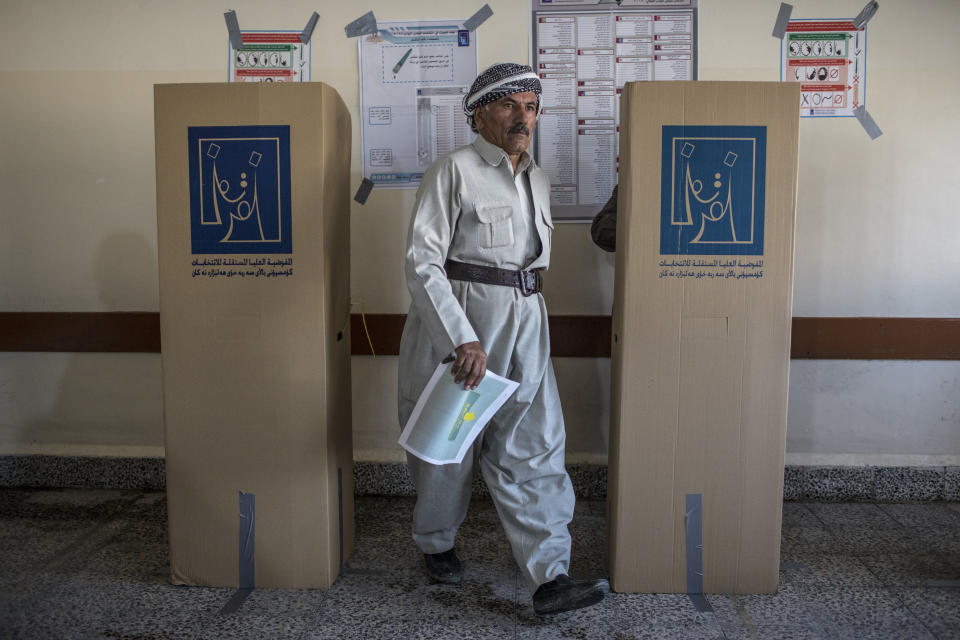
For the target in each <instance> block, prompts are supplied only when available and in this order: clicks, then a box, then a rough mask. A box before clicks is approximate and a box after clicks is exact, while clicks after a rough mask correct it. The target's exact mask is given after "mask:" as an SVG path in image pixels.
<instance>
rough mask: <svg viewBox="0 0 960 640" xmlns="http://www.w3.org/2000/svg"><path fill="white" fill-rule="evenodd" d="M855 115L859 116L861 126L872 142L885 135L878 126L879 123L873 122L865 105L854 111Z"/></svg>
mask: <svg viewBox="0 0 960 640" xmlns="http://www.w3.org/2000/svg"><path fill="white" fill-rule="evenodd" d="M853 115H855V116H857V120H859V121H860V124H861V125H862V126H863V128H864V129H865V130H866V132H867V135H868V136H870V139H871V140H876V139H877V138H879V137H880V136H882V135H883V131H881V130H880V127H878V126H877V123H876V122H874V121H873V118H872V117H871V116H870V112H869V111H867V108H866V107H865V106H864V105H860V106H859V107H857V108H856V109H854V110H853Z"/></svg>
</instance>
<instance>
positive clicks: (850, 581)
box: [780, 550, 883, 594]
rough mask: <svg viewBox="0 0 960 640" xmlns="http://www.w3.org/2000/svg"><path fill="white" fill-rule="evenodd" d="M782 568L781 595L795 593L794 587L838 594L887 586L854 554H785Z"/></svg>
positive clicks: (781, 556) (785, 552)
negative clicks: (854, 589)
mask: <svg viewBox="0 0 960 640" xmlns="http://www.w3.org/2000/svg"><path fill="white" fill-rule="evenodd" d="M780 566H781V570H780V585H781V589H780V593H781V594H783V593H785V592H786V593H791V592H790V588H791V587H798V586H803V587H806V588H808V589H824V590H836V591H839V590H843V589H847V588H850V587H867V588H879V587H882V586H883V583H882V582H881V581H880V580H879V579H878V578H877V576H876V575H874V573H873V572H872V571H871V570H870V568H869V567H868V566H867V565H866V564H864V562H863V561H862V558H860V557H857V556H852V555H843V554H836V553H834V554H828V553H822V552H816V551H795V550H794V551H784V552H782V553H781V555H780ZM785 589H786V591H785Z"/></svg>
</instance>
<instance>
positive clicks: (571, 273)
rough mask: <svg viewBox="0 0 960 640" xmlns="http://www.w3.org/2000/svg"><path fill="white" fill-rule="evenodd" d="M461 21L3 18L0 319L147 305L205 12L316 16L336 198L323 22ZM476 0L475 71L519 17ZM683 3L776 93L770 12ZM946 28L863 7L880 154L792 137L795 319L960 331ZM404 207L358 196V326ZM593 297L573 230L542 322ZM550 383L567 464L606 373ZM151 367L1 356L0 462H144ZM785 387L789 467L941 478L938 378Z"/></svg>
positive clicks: (941, 10) (221, 65)
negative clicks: (167, 119) (882, 320)
mask: <svg viewBox="0 0 960 640" xmlns="http://www.w3.org/2000/svg"><path fill="white" fill-rule="evenodd" d="M482 4H483V2H480V1H478V0H477V1H474V0H471V1H469V2H468V1H466V0H453V1H450V2H446V3H443V4H442V5H438V4H437V3H435V2H426V1H423V0H409V1H404V2H387V1H385V0H372V1H370V2H367V3H365V4H362V5H349V4H347V3H320V4H319V6H318V4H317V3H308V2H303V1H292V2H286V3H262V2H252V1H250V0H236V1H233V2H230V3H229V4H228V3H225V2H199V3H196V2H187V1H185V0H177V1H174V2H166V3H148V2H145V1H134V0H88V1H73V2H69V1H53V0H48V1H44V2H27V1H26V0H23V1H19V2H14V1H10V2H5V3H3V4H2V5H0V140H2V141H3V143H2V151H3V152H2V153H0V225H2V232H0V273H2V274H3V276H4V277H3V284H2V286H0V311H155V310H157V308H158V302H157V272H156V221H155V207H154V193H155V183H154V174H153V171H154V160H153V157H154V156H153V101H152V85H153V84H154V83H165V82H200V81H204V82H211V81H213V82H219V81H223V80H224V79H225V77H226V58H227V50H226V29H225V26H224V21H223V15H222V14H223V12H224V11H226V10H227V9H229V8H233V9H236V11H237V14H238V17H239V21H240V25H241V28H251V29H256V28H301V27H302V25H303V24H305V23H306V21H307V19H308V18H309V16H310V14H311V12H312V11H313V10H314V9H316V10H317V11H318V12H319V13H320V14H321V19H320V22H319V23H318V26H317V31H316V32H315V34H314V39H313V47H314V49H313V58H312V59H313V77H314V79H315V80H323V81H325V82H328V83H329V84H331V85H332V86H333V87H334V88H336V89H337V90H338V91H339V92H340V94H341V95H342V96H343V98H344V100H345V102H346V103H347V105H348V107H349V108H350V109H351V112H352V114H353V117H354V136H353V139H354V145H353V174H352V178H353V182H354V184H359V182H360V179H361V177H362V176H361V169H360V148H359V127H358V122H359V89H358V73H357V49H356V47H357V45H356V41H355V40H348V39H347V38H346V37H344V34H343V26H344V25H345V24H346V23H348V22H350V21H351V20H353V19H354V18H356V17H358V16H359V15H360V14H361V13H363V12H365V11H367V10H369V9H372V10H373V11H374V13H375V14H376V16H377V18H378V19H379V20H381V21H387V20H400V19H416V18H421V17H422V18H465V17H468V16H470V15H472V14H473V13H474V12H475V11H476V10H477V9H478V8H479V7H480V6H482ZM489 4H490V6H491V8H492V9H493V10H494V15H493V17H491V18H490V19H489V20H488V21H487V22H486V23H484V25H482V26H481V27H480V29H479V31H478V47H479V65H480V67H481V68H483V67H485V66H487V65H489V64H491V63H493V62H497V61H501V60H516V61H527V60H529V50H528V49H529V11H528V9H527V5H526V3H524V2H519V1H517V0H491V1H490V3H489ZM793 4H794V7H795V8H794V16H795V17H850V16H853V15H855V14H856V13H857V12H859V10H860V9H861V8H862V5H863V0H833V1H829V2H828V1H825V0H799V1H797V2H794V3H793ZM701 5H702V7H701V14H700V15H701V19H700V28H701V32H700V46H701V48H700V52H701V53H700V55H701V69H700V74H701V78H702V79H704V80H776V79H778V73H779V72H778V51H779V41H777V40H775V39H774V38H772V37H770V31H771V30H772V27H773V22H774V19H775V17H776V13H777V9H778V7H779V2H776V1H774V0H702V2H701ZM438 7H440V8H438ZM958 24H960V3H958V2H956V1H955V0H940V1H935V0H918V1H915V2H908V1H907V0H887V1H886V2H883V3H881V7H880V11H879V12H878V13H877V15H876V17H875V18H874V19H873V20H872V21H871V22H870V24H869V30H868V34H869V35H868V38H869V40H868V62H867V64H868V74H869V75H868V80H867V81H868V88H867V101H866V104H867V107H868V109H869V111H870V112H871V114H872V115H873V116H874V118H875V119H876V121H877V123H878V124H879V126H880V127H881V128H882V129H883V130H884V135H883V136H882V137H881V138H879V139H878V140H876V141H871V140H870V139H869V138H868V137H867V135H866V133H865V132H864V131H863V130H862V128H861V127H860V126H859V124H858V123H857V122H856V121H855V120H853V119H834V120H825V121H811V120H804V121H803V122H802V123H801V127H800V130H801V131H800V132H801V151H800V157H801V166H800V187H799V197H798V218H797V239H796V250H797V259H796V277H795V299H794V315H797V316H930V317H960V252H957V251H956V250H955V247H956V240H955V239H956V238H957V237H960V216H957V215H956V206H955V204H954V203H956V202H957V201H958V199H960V180H958V178H957V167H958V163H957V160H956V159H955V153H954V152H953V150H954V149H956V148H957V146H958V144H957V143H958V142H960V124H958V121H957V118H956V116H955V113H956V105H957V104H958V102H960V88H958V87H960V82H958V79H960V74H958V71H957V69H956V66H955V64H954V63H953V56H952V55H951V52H950V51H949V49H950V47H951V46H953V44H954V40H955V36H954V33H953V32H954V30H955V28H956V26H957V25H958ZM412 198H413V194H412V193H410V192H407V191H403V192H400V191H377V190H375V191H374V192H373V194H372V195H371V196H370V198H369V200H368V201H367V204H366V205H365V206H360V205H357V204H354V205H353V208H352V211H351V215H352V256H353V257H352V265H351V269H352V271H351V273H352V297H353V300H354V301H355V302H362V303H363V309H364V311H365V312H367V313H403V312H405V311H406V307H407V304H408V297H407V293H406V290H405V288H404V284H403V282H402V277H401V270H400V269H399V268H397V265H399V264H400V262H401V256H402V252H403V243H404V240H405V236H406V227H407V222H408V220H409V209H410V207H411V205H412ZM612 280H613V263H612V260H611V257H610V256H609V255H607V254H604V253H603V252H601V251H599V250H598V249H596V248H595V247H593V246H592V245H591V244H590V243H589V240H588V233H587V228H586V227H585V226H584V225H576V224H574V225H560V226H559V227H558V229H557V231H556V233H555V236H554V259H553V267H552V268H551V271H550V274H549V276H548V279H547V284H546V287H545V295H546V297H547V301H548V304H549V306H550V309H551V311H552V312H553V313H557V314H607V313H609V310H610V308H611V306H612ZM555 366H556V369H557V376H558V381H559V384H560V389H561V394H562V397H563V401H564V406H565V413H566V420H567V425H568V433H569V446H568V450H569V451H570V452H571V455H570V458H571V459H586V460H602V459H603V457H604V452H605V450H606V442H607V440H606V437H607V436H606V433H607V430H606V424H607V421H608V419H609V402H608V397H607V394H608V389H609V373H608V367H609V362H608V361H607V360H605V359H573V358H558V359H556V361H555ZM159 372H160V360H159V357H158V356H155V355H138V354H120V355H117V354H11V353H7V354H0V453H10V452H55V453H77V454H80V453H102V454H116V455H127V454H135V455H142V454H147V455H150V454H151V453H150V452H154V454H156V455H159V452H160V451H161V450H162V449H161V447H162V442H163V428H162V403H161V395H160V373H159ZM353 375H354V389H355V393H357V392H358V390H360V389H363V388H366V389H368V390H372V391H373V392H374V393H382V394H386V395H388V396H389V395H392V394H393V393H394V389H395V388H396V358H394V357H382V356H381V357H377V358H370V357H355V358H354V374H353ZM791 377H792V379H791V387H790V406H791V409H790V419H789V427H788V452H789V455H788V462H789V461H795V462H797V461H799V462H803V461H816V460H819V461H823V460H839V461H842V462H844V463H854V464H856V463H863V462H865V461H872V460H878V459H880V458H878V457H877V456H887V457H884V458H882V459H883V460H887V461H891V460H892V461H894V462H895V461H896V460H901V461H903V460H907V461H917V460H920V461H930V460H935V461H937V462H940V463H942V462H943V460H944V459H945V458H943V457H942V456H948V458H946V459H948V460H960V436H958V434H960V393H957V387H958V380H960V362H895V363H894V362H826V361H795V362H793V365H792V368H791ZM354 433H355V446H356V448H357V455H358V458H359V459H394V458H397V457H398V450H397V448H396V446H395V444H394V442H395V438H396V426H395V425H392V424H384V423H383V421H382V419H381V418H380V416H378V415H377V414H376V413H375V412H374V410H373V408H372V407H370V406H368V405H367V404H365V403H361V402H356V403H355V409H354ZM935 454H936V455H940V456H941V457H940V458H936V459H934V458H931V457H930V456H932V455H935ZM830 456H833V457H830ZM889 456H894V457H893V458H891V457H889ZM898 456H899V457H898ZM950 456H952V458H950Z"/></svg>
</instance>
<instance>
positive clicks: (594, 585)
mask: <svg viewBox="0 0 960 640" xmlns="http://www.w3.org/2000/svg"><path fill="white" fill-rule="evenodd" d="M609 590H610V583H608V582H607V581H606V580H574V579H572V578H571V577H570V576H568V575H567V574H565V573H562V574H560V575H559V576H557V577H556V578H555V579H553V580H551V581H550V582H546V583H544V584H542V585H540V587H539V588H537V591H536V593H534V594H533V610H534V611H535V612H537V615H541V616H547V615H551V614H554V613H562V612H564V611H573V610H574V609H582V608H583V607H589V606H592V605H595V604H597V603H598V602H600V601H601V600H603V596H604V594H605V593H606V592H607V591H609Z"/></svg>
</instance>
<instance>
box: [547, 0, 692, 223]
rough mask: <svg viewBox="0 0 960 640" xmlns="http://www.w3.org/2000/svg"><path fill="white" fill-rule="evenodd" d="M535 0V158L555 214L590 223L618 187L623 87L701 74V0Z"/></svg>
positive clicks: (558, 216) (556, 216)
mask: <svg viewBox="0 0 960 640" xmlns="http://www.w3.org/2000/svg"><path fill="white" fill-rule="evenodd" d="M531 3H532V11H533V21H532V23H533V65H534V69H535V70H536V72H537V73H538V74H539V75H540V81H541V83H542V84H543V114H542V115H541V117H540V121H539V123H538V125H537V135H536V140H535V144H534V152H535V157H536V159H537V162H538V163H539V164H540V166H541V167H542V168H543V170H544V171H546V173H547V175H548V176H549V177H550V185H551V187H550V208H551V212H552V214H553V218H554V220H559V221H561V222H563V221H567V222H576V221H588V220H591V219H592V218H593V216H594V215H595V214H596V213H597V211H599V210H600V208H601V207H602V206H603V205H604V203H606V201H607V200H608V199H609V198H610V194H611V192H612V191H613V187H614V185H616V184H617V172H618V170H619V163H620V149H619V144H620V93H621V91H622V89H623V86H624V84H626V83H627V82H646V81H653V80H696V79H697V0H623V2H622V3H621V4H620V5H619V6H618V5H615V4H609V3H605V4H600V2H599V0H593V1H589V2H576V1H573V0H531Z"/></svg>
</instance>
